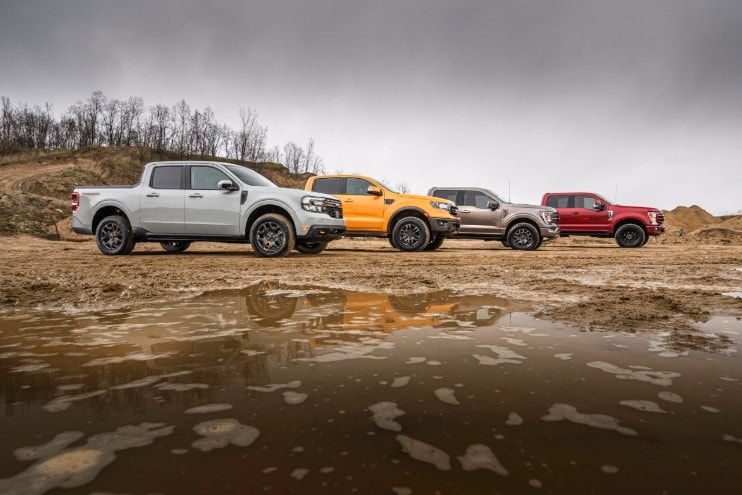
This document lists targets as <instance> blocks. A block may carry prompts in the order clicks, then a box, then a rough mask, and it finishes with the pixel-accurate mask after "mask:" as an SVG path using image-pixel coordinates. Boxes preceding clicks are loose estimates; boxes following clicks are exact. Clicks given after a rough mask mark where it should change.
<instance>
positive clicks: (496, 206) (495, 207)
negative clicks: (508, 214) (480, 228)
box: [487, 201, 500, 211]
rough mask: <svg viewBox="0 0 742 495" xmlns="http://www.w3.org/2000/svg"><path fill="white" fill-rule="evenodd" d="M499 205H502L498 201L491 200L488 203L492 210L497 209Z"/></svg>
mask: <svg viewBox="0 0 742 495" xmlns="http://www.w3.org/2000/svg"><path fill="white" fill-rule="evenodd" d="M499 207H500V203H498V202H497V201H490V202H489V203H487V208H489V209H490V210H492V211H495V210H496V209H498V208H499Z"/></svg>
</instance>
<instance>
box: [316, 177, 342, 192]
mask: <svg viewBox="0 0 742 495" xmlns="http://www.w3.org/2000/svg"><path fill="white" fill-rule="evenodd" d="M312 191H314V192H320V193H325V194H345V186H344V179H343V178H341V177H327V178H324V179H315V180H314V182H313V183H312Z"/></svg>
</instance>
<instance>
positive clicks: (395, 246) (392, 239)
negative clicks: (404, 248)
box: [386, 235, 399, 249]
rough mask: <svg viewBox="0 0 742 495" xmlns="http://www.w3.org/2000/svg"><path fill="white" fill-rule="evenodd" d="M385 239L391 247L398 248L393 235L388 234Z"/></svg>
mask: <svg viewBox="0 0 742 495" xmlns="http://www.w3.org/2000/svg"><path fill="white" fill-rule="evenodd" d="M386 240H387V241H389V245H390V246H391V247H393V248H394V249H399V248H398V247H397V245H396V244H394V236H391V235H390V236H389V237H387V238H386Z"/></svg>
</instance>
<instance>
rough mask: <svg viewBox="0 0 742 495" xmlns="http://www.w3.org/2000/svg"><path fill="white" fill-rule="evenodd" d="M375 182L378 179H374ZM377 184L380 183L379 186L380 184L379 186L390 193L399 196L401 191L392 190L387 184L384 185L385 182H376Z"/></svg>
mask: <svg viewBox="0 0 742 495" xmlns="http://www.w3.org/2000/svg"><path fill="white" fill-rule="evenodd" d="M374 180H376V179H374ZM376 182H377V183H378V184H379V185H380V186H381V187H383V188H384V189H386V190H387V191H389V192H393V193H394V194H399V191H396V190H395V189H394V188H391V187H389V186H387V185H386V184H384V183H383V182H380V181H378V180H376Z"/></svg>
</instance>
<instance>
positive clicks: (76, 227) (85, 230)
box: [72, 216, 93, 235]
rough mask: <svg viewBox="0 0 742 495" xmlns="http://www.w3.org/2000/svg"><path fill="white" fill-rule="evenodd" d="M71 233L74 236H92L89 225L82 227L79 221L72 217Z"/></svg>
mask: <svg viewBox="0 0 742 495" xmlns="http://www.w3.org/2000/svg"><path fill="white" fill-rule="evenodd" d="M72 232H74V233H75V234H83V235H93V230H92V229H91V228H90V226H89V225H83V224H82V222H80V220H79V219H78V218H77V217H75V216H73V217H72Z"/></svg>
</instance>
